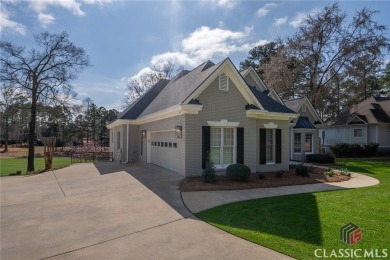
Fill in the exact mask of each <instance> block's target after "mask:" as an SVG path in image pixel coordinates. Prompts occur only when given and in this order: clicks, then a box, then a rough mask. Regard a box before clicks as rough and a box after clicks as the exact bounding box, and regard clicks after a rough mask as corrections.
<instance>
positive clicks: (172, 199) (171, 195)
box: [95, 162, 192, 218]
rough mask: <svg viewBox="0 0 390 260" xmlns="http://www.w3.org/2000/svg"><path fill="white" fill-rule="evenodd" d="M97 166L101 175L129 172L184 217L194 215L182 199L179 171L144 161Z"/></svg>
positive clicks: (108, 163)
mask: <svg viewBox="0 0 390 260" xmlns="http://www.w3.org/2000/svg"><path fill="white" fill-rule="evenodd" d="M95 167H96V168H97V170H98V171H99V173H100V174H101V175H104V174H110V173H115V172H119V171H125V172H127V173H128V174H130V175H131V176H133V177H134V178H136V179H137V180H138V181H139V182H140V183H142V184H143V185H144V186H145V187H147V188H148V189H149V190H151V191H152V192H153V193H154V194H156V195H157V196H159V197H160V198H161V199H162V200H164V201H165V202H166V203H167V204H168V205H170V206H171V207H172V208H173V209H175V210H176V211H177V212H178V213H179V214H180V215H182V216H183V217H184V218H187V217H190V216H192V213H191V212H190V211H189V210H188V209H187V208H186V206H185V205H184V203H183V201H182V198H181V194H180V191H179V186H178V184H179V181H180V180H181V179H182V177H181V176H179V175H178V174H177V173H175V172H172V171H169V170H167V169H164V168H162V167H159V166H156V165H153V164H144V163H129V164H122V165H120V164H118V163H115V162H97V163H95Z"/></svg>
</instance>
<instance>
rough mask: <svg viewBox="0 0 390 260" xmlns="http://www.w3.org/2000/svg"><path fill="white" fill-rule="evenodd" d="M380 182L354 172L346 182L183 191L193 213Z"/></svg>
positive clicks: (185, 202)
mask: <svg viewBox="0 0 390 260" xmlns="http://www.w3.org/2000/svg"><path fill="white" fill-rule="evenodd" d="M377 184H379V181H378V180H377V179H375V178H372V177H369V176H367V175H363V174H359V173H352V178H351V179H350V180H349V181H345V182H332V183H315V184H305V185H292V186H282V187H276V188H258V189H249V190H232V191H192V192H182V198H183V201H184V204H185V205H186V206H187V208H188V209H189V210H191V212H193V213H197V212H200V211H203V210H206V209H209V208H214V207H216V206H220V205H224V204H228V203H232V202H237V201H243V200H251V199H258V198H267V197H276V196H283V195H292V194H299V193H312V192H321V191H331V190H342V189H353V188H361V187H368V186H373V185H377Z"/></svg>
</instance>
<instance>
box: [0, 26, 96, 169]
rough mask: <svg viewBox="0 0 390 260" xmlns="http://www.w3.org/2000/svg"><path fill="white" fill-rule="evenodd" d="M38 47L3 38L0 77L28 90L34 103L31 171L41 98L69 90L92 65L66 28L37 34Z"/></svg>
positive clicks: (31, 121)
mask: <svg viewBox="0 0 390 260" xmlns="http://www.w3.org/2000/svg"><path fill="white" fill-rule="evenodd" d="M34 39H35V42H36V44H37V47H38V48H37V49H31V50H28V51H27V50H26V49H25V48H24V47H19V46H15V45H13V44H11V43H9V42H4V41H1V42H0V49H1V57H0V66H1V67H0V80H1V81H3V82H6V83H7V84H8V85H10V86H13V87H14V88H16V89H19V90H20V91H21V92H23V93H25V94H26V95H27V96H28V98H29V102H30V105H31V110H30V122H29V133H28V146H29V149H28V163H27V171H34V142H35V125H36V119H37V104H38V102H43V103H45V102H47V101H54V100H57V99H58V98H59V97H60V96H61V93H65V94H66V93H69V90H70V89H71V85H70V81H71V80H73V79H75V78H76V77H77V76H78V74H79V73H80V72H81V71H82V70H83V69H85V68H86V67H87V66H88V65H89V59H88V56H87V55H86V53H85V51H84V49H82V48H80V47H77V46H75V45H74V44H73V43H72V42H71V41H70V40H69V35H68V34H67V33H66V32H62V33H59V34H50V33H48V32H44V33H41V34H38V35H35V37H34Z"/></svg>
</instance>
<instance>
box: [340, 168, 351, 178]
mask: <svg viewBox="0 0 390 260" xmlns="http://www.w3.org/2000/svg"><path fill="white" fill-rule="evenodd" d="M340 174H341V175H345V176H348V177H351V172H350V171H349V170H348V169H347V168H343V169H340Z"/></svg>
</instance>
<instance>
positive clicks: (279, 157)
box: [275, 129, 282, 163]
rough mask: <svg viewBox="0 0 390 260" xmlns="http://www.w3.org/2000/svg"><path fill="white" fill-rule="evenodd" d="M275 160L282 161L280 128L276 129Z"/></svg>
mask: <svg viewBox="0 0 390 260" xmlns="http://www.w3.org/2000/svg"><path fill="white" fill-rule="evenodd" d="M275 149H276V151H275V157H276V158H275V162H276V163H281V162H282V129H276V137H275Z"/></svg>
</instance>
